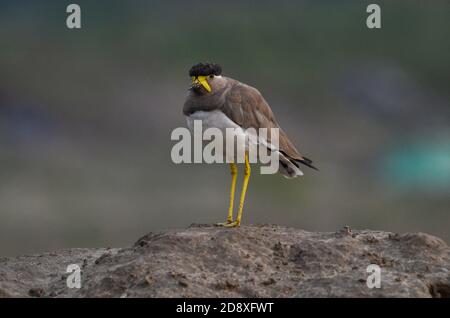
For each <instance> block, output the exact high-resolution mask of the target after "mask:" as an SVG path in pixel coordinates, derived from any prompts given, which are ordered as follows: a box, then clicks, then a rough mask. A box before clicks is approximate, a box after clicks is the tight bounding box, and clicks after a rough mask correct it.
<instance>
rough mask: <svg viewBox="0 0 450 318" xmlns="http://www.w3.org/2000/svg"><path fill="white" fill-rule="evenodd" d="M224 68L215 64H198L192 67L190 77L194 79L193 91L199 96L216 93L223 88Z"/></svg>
mask: <svg viewBox="0 0 450 318" xmlns="http://www.w3.org/2000/svg"><path fill="white" fill-rule="evenodd" d="M221 74H222V68H221V67H220V65H218V64H214V63H198V64H195V65H194V66H192V67H191V69H190V70H189V76H190V77H191V79H192V85H191V88H190V89H191V90H193V91H194V92H196V93H197V94H201V95H204V94H208V93H212V92H215V91H216V90H217V89H218V88H219V87H221V86H222V85H221V83H220V82H221V80H220V79H221V78H222V76H221Z"/></svg>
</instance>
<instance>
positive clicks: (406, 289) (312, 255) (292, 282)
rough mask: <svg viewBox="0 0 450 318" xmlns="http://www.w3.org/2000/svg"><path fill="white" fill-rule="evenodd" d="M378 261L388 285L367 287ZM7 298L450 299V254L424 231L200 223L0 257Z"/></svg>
mask: <svg viewBox="0 0 450 318" xmlns="http://www.w3.org/2000/svg"><path fill="white" fill-rule="evenodd" d="M69 264H78V265H79V266H80V268H81V288H80V289H76V288H72V289H71V288H68V287H67V284H66V281H67V278H68V275H69V274H68V273H66V269H67V266H68V265H69ZM370 264H376V265H378V266H379V267H380V269H381V274H380V275H381V277H380V278H381V288H369V287H368V286H367V278H368V277H369V276H370V275H371V273H368V272H367V266H368V265H370ZM0 297H450V248H449V246H448V245H447V244H446V243H445V242H444V241H442V240H441V239H439V238H437V237H434V236H431V235H428V234H424V233H406V234H395V233H389V232H382V231H370V230H361V231H360V230H351V229H349V228H344V229H342V230H339V231H336V232H324V233H323V232H307V231H303V230H299V229H294V228H288V227H281V226H275V225H260V226H242V227H240V228H231V229H230V228H219V227H214V226H211V225H192V226H191V227H189V228H188V229H183V230H173V231H167V232H162V233H157V234H155V233H149V234H147V235H145V236H144V237H142V238H140V239H139V240H138V241H137V242H136V243H135V244H134V245H133V246H130V247H125V248H89V249H76V248H75V249H69V250H62V251H55V252H51V253H44V254H40V255H31V256H20V257H12V258H0Z"/></svg>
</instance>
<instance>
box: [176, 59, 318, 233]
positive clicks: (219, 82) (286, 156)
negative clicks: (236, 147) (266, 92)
mask: <svg viewBox="0 0 450 318" xmlns="http://www.w3.org/2000/svg"><path fill="white" fill-rule="evenodd" d="M189 76H190V77H191V81H192V82H191V86H190V88H189V89H188V94H187V97H186V100H185V102H184V105H183V114H184V115H185V116H186V119H187V124H188V127H189V128H191V129H193V128H192V127H193V122H194V121H195V120H201V121H202V124H203V128H209V127H214V128H219V129H221V130H224V129H226V128H239V127H240V128H242V129H248V128H254V129H260V128H267V129H271V128H278V129H279V130H278V133H279V137H278V138H279V143H278V147H277V149H273V148H272V149H270V150H271V151H277V154H278V158H279V170H278V172H279V173H281V174H282V175H283V176H285V177H287V178H295V177H298V176H301V175H303V172H302V171H301V170H300V165H301V164H302V165H305V166H307V167H309V168H312V169H315V170H318V169H317V167H315V166H314V165H313V162H312V160H311V159H308V158H306V157H305V156H303V155H301V154H300V153H299V152H298V151H297V149H296V148H295V146H294V144H293V143H292V142H291V141H290V140H289V138H288V137H287V135H286V133H285V132H284V131H283V130H282V129H281V127H280V125H279V124H278V122H277V120H276V118H275V116H274V114H273V112H272V110H271V108H270V106H269V104H268V103H267V101H266V100H265V99H264V97H263V96H262V94H261V93H260V92H259V90H257V89H256V88H254V87H252V86H250V85H247V84H244V83H242V82H239V81H238V80H235V79H232V78H230V77H226V76H222V67H221V66H220V65H219V64H216V63H198V64H195V65H193V66H192V67H191V68H190V70H189ZM260 142H261V141H260ZM244 163H245V165H244V180H243V185H242V191H241V196H240V199H239V206H238V211H237V213H236V218H233V215H234V213H233V212H234V198H235V191H236V182H237V175H238V166H237V164H236V163H235V162H230V163H229V165H230V170H231V189H230V200H229V206H228V214H227V219H226V221H225V222H223V223H217V224H216V225H217V226H223V227H239V226H240V225H241V220H242V213H243V208H244V201H245V195H246V192H247V187H248V183H249V178H250V174H251V166H250V162H249V156H248V145H247V148H246V152H245V160H244Z"/></svg>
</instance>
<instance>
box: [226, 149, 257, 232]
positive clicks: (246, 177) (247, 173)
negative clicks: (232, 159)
mask: <svg viewBox="0 0 450 318" xmlns="http://www.w3.org/2000/svg"><path fill="white" fill-rule="evenodd" d="M250 172H251V169H250V163H249V162H248V155H247V154H245V175H244V183H243V185H242V192H241V198H240V200H239V210H238V214H237V218H236V220H235V221H233V222H231V223H227V224H223V226H226V227H235V226H240V225H241V218H242V211H243V209H244V201H245V194H246V192H247V186H248V180H249V179H250Z"/></svg>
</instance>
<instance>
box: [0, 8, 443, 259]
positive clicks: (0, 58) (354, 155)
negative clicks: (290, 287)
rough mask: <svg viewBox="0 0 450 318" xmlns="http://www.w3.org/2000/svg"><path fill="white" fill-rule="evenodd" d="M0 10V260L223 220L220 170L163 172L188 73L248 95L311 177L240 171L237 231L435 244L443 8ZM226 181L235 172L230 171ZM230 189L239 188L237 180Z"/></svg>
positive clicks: (181, 122)
mask: <svg viewBox="0 0 450 318" xmlns="http://www.w3.org/2000/svg"><path fill="white" fill-rule="evenodd" d="M74 2H75V3H78V4H79V5H80V6H81V10H82V29H81V30H69V29H67V28H66V24H65V23H66V17H67V13H66V6H67V5H68V4H70V3H72V2H68V1H23V0H21V1H1V2H0V255H17V254H22V253H30V252H38V251H42V250H51V249H56V248H66V247H88V246H89V247H93V246H103V247H107V246H125V245H127V244H131V243H132V242H134V241H135V240H136V239H137V238H138V237H139V236H141V235H143V234H145V233H147V232H148V231H159V230H164V229H173V228H183V227H186V226H188V225H189V224H191V223H213V222H218V221H224V220H225V217H226V211H227V201H228V191H229V184H230V175H229V168H228V167H227V166H224V165H188V164H185V165H175V164H173V163H172V161H171V158H170V150H171V147H172V146H173V144H174V143H175V142H172V141H171V140H170V134H171V131H172V130H173V129H174V128H176V127H180V126H185V125H186V124H185V118H184V117H183V114H182V110H181V109H182V105H183V102H184V98H185V95H186V89H187V88H188V85H189V84H190V83H189V81H190V79H189V77H188V74H187V71H188V69H189V68H190V66H191V65H192V64H195V63H197V62H200V61H213V62H217V63H219V64H221V65H222V68H223V70H224V75H226V76H230V77H233V78H236V79H239V80H240V81H243V82H245V83H247V84H250V85H252V86H255V87H257V88H259V89H260V91H261V92H262V93H263V95H264V96H265V97H266V99H267V100H268V102H269V104H270V105H271V107H272V109H273V111H274V112H275V114H276V116H277V118H278V121H279V122H280V124H281V125H282V126H283V128H284V130H285V131H286V132H287V133H288V135H289V136H290V138H291V139H292V141H293V142H294V143H295V144H296V145H297V146H298V148H299V150H300V151H301V152H302V153H304V154H305V155H306V156H307V157H310V158H312V159H313V160H314V161H315V162H316V164H317V166H318V167H319V168H320V172H315V171H313V170H310V169H307V168H306V169H304V172H305V176H304V177H302V178H299V179H295V180H287V179H285V178H283V177H282V176H280V175H273V176H267V175H259V174H258V173H254V174H253V175H252V178H251V181H250V188H249V191H248V196H247V204H246V211H244V223H252V224H254V223H277V224H281V225H288V226H293V227H298V228H303V229H306V230H313V231H334V230H336V229H338V228H340V227H342V226H345V225H349V226H351V227H353V228H358V229H364V228H371V229H379V230H388V231H399V232H406V231H407V232H415V231H422V232H428V233H431V234H434V235H437V236H440V237H442V238H443V239H445V240H447V241H450V232H449V229H450V90H449V88H450V3H449V1H433V2H424V1H376V3H377V4H379V5H380V6H381V9H382V28H381V29H378V30H370V29H368V28H367V27H366V18H367V16H368V14H367V13H366V7H367V5H368V4H369V3H371V2H372V1H371V2H368V1H320V2H319V1H239V2H238V1H164V2H163V1H74ZM241 176H242V175H241ZM239 184H240V183H239Z"/></svg>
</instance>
